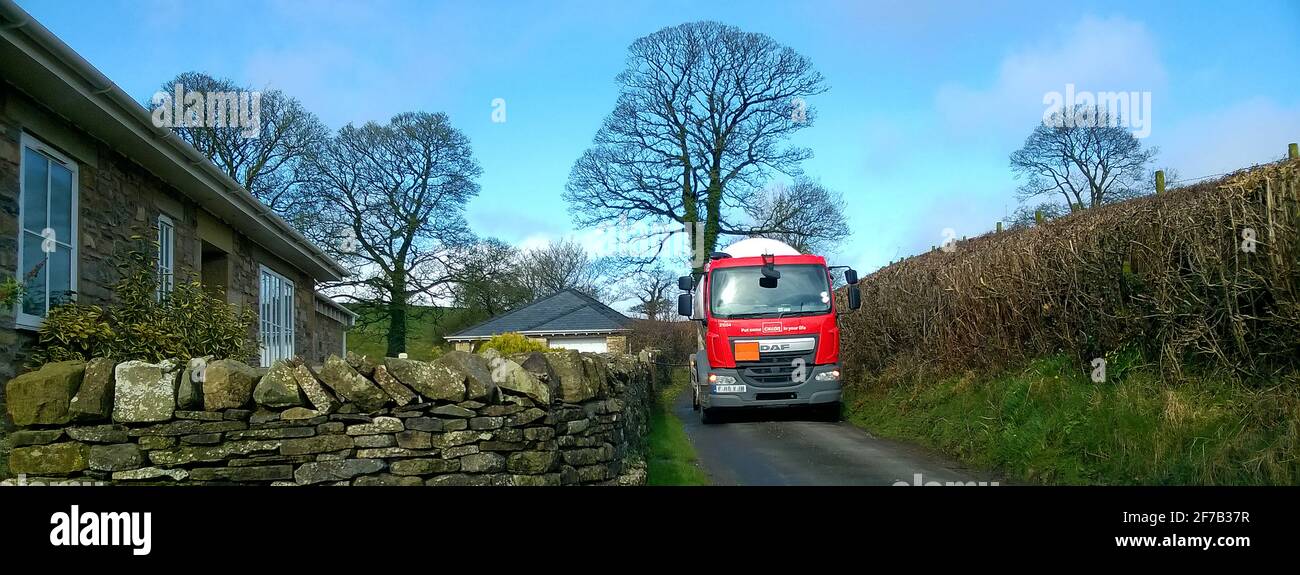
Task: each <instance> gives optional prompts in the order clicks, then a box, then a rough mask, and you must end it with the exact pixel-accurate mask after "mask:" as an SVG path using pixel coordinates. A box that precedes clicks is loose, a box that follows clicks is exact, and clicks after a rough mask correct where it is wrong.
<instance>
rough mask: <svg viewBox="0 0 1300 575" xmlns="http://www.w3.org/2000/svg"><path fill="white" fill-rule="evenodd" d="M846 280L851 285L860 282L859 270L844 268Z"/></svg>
mask: <svg viewBox="0 0 1300 575" xmlns="http://www.w3.org/2000/svg"><path fill="white" fill-rule="evenodd" d="M844 281H845V283H848V284H849V285H853V284H856V283H858V272H857V270H855V269H853V268H849V269H846V270H844Z"/></svg>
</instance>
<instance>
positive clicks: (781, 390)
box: [699, 364, 842, 408]
mask: <svg viewBox="0 0 1300 575" xmlns="http://www.w3.org/2000/svg"><path fill="white" fill-rule="evenodd" d="M838 369H840V366H839V365H835V364H828V365H817V366H813V368H812V369H810V370H809V372H808V379H807V381H804V382H802V383H791V384H790V385H788V386H782V387H756V386H754V385H753V384H752V383H750V382H748V381H746V380H745V379H743V378H742V377H741V376H740V373H739V372H738V371H737V370H735V369H719V368H711V369H710V370H709V371H710V372H711V373H716V374H718V375H729V376H732V377H734V378H736V383H737V384H744V385H745V391H743V392H739V393H734V392H727V393H718V392H717V386H716V385H710V384H708V383H703V384H701V390H700V391H701V393H700V394H699V397H700V405H701V407H705V408H719V407H722V408H730V407H785V406H792V405H813V404H825V403H833V402H836V401H839V400H840V396H841V393H842V387H841V384H840V380H839V379H832V380H819V379H817V374H820V373H826V372H829V371H833V370H838ZM841 373H842V372H841Z"/></svg>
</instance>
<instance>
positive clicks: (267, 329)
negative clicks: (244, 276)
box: [257, 265, 297, 367]
mask: <svg viewBox="0 0 1300 575" xmlns="http://www.w3.org/2000/svg"><path fill="white" fill-rule="evenodd" d="M259 267H260V271H259V272H258V282H257V283H258V290H257V310H258V341H259V342H260V343H261V345H262V367H271V364H273V363H275V362H276V361H278V360H281V359H288V358H290V357H293V356H294V355H295V352H294V350H295V349H296V348H295V345H294V344H295V338H296V334H295V333H294V321H295V320H296V319H297V317H296V316H297V310H296V309H295V305H294V304H295V303H296V301H295V300H296V299H297V297H296V294H295V293H294V284H293V280H290V279H289V278H287V277H284V276H283V275H280V274H278V273H276V272H275V270H272V269H271V268H268V267H266V266H265V265H262V266H259ZM286 290H287V291H286ZM269 291H270V292H273V293H269V295H270V297H269V298H268V292H269ZM286 295H287V297H288V305H287V306H286V305H285V301H284V298H285V297H286Z"/></svg>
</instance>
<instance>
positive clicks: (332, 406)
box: [6, 350, 654, 485]
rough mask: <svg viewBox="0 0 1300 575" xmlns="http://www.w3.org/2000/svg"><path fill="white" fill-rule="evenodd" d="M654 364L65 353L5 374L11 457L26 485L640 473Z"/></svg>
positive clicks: (554, 354)
mask: <svg viewBox="0 0 1300 575" xmlns="http://www.w3.org/2000/svg"><path fill="white" fill-rule="evenodd" d="M653 369H654V366H653V363H652V362H651V361H650V358H649V357H648V356H645V355H642V356H635V355H624V354H588V353H578V352H576V351H571V350H559V351H549V352H544V353H543V352H534V353H530V354H520V355H516V356H511V357H500V356H499V355H497V354H496V353H495V352H494V351H489V352H487V353H486V354H484V355H476V354H471V353H467V352H463V351H453V352H448V353H446V354H445V355H443V356H442V357H441V358H439V359H437V360H434V361H431V362H423V361H415V360H410V359H398V358H384V359H371V358H368V357H364V356H357V355H354V354H351V353H349V354H348V356H347V357H346V358H341V357H338V356H330V357H329V358H328V359H327V360H326V361H325V362H324V364H323V365H320V366H309V365H307V364H305V363H303V362H301V361H298V360H290V361H282V362H278V363H276V364H275V365H274V366H272V367H271V368H269V369H259V368H253V367H250V366H248V365H245V364H243V363H240V362H238V361H234V360H212V358H194V359H188V360H181V359H175V360H167V361H163V362H160V363H147V362H142V361H125V362H120V363H118V362H114V361H113V360H111V359H107V358H97V359H93V360H91V361H88V362H80V361H68V362H59V363H51V364H47V365H45V366H43V367H41V368H40V369H39V370H36V371H32V372H29V373H25V374H22V375H20V376H18V377H16V378H14V379H13V380H11V381H9V382H8V384H7V385H6V392H7V397H8V405H7V413H8V416H9V418H10V419H11V420H12V423H13V425H14V426H15V427H17V428H18V430H17V431H15V432H13V433H12V434H11V436H10V442H11V444H12V446H13V449H12V452H11V453H10V457H9V467H10V472H11V474H12V475H15V476H21V477H22V481H24V482H27V483H36V482H42V481H44V482H69V481H94V482H105V483H120V484H125V483H131V484H231V483H234V484H262V485H266V484H269V485H322V484H323V485H578V484H584V485H588V484H596V485H638V484H642V483H644V481H645V466H644V463H643V461H644V459H643V457H642V453H643V448H644V438H645V435H646V433H647V431H648V423H647V409H648V405H649V402H650V398H651V391H652V389H651V387H652V386H653V381H654V377H653ZM8 481H9V482H13V481H14V479H13V478H11V479H9V480H8Z"/></svg>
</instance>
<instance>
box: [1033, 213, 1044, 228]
mask: <svg viewBox="0 0 1300 575" xmlns="http://www.w3.org/2000/svg"><path fill="white" fill-rule="evenodd" d="M1034 225H1036V226H1041V225H1043V210H1034Z"/></svg>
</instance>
